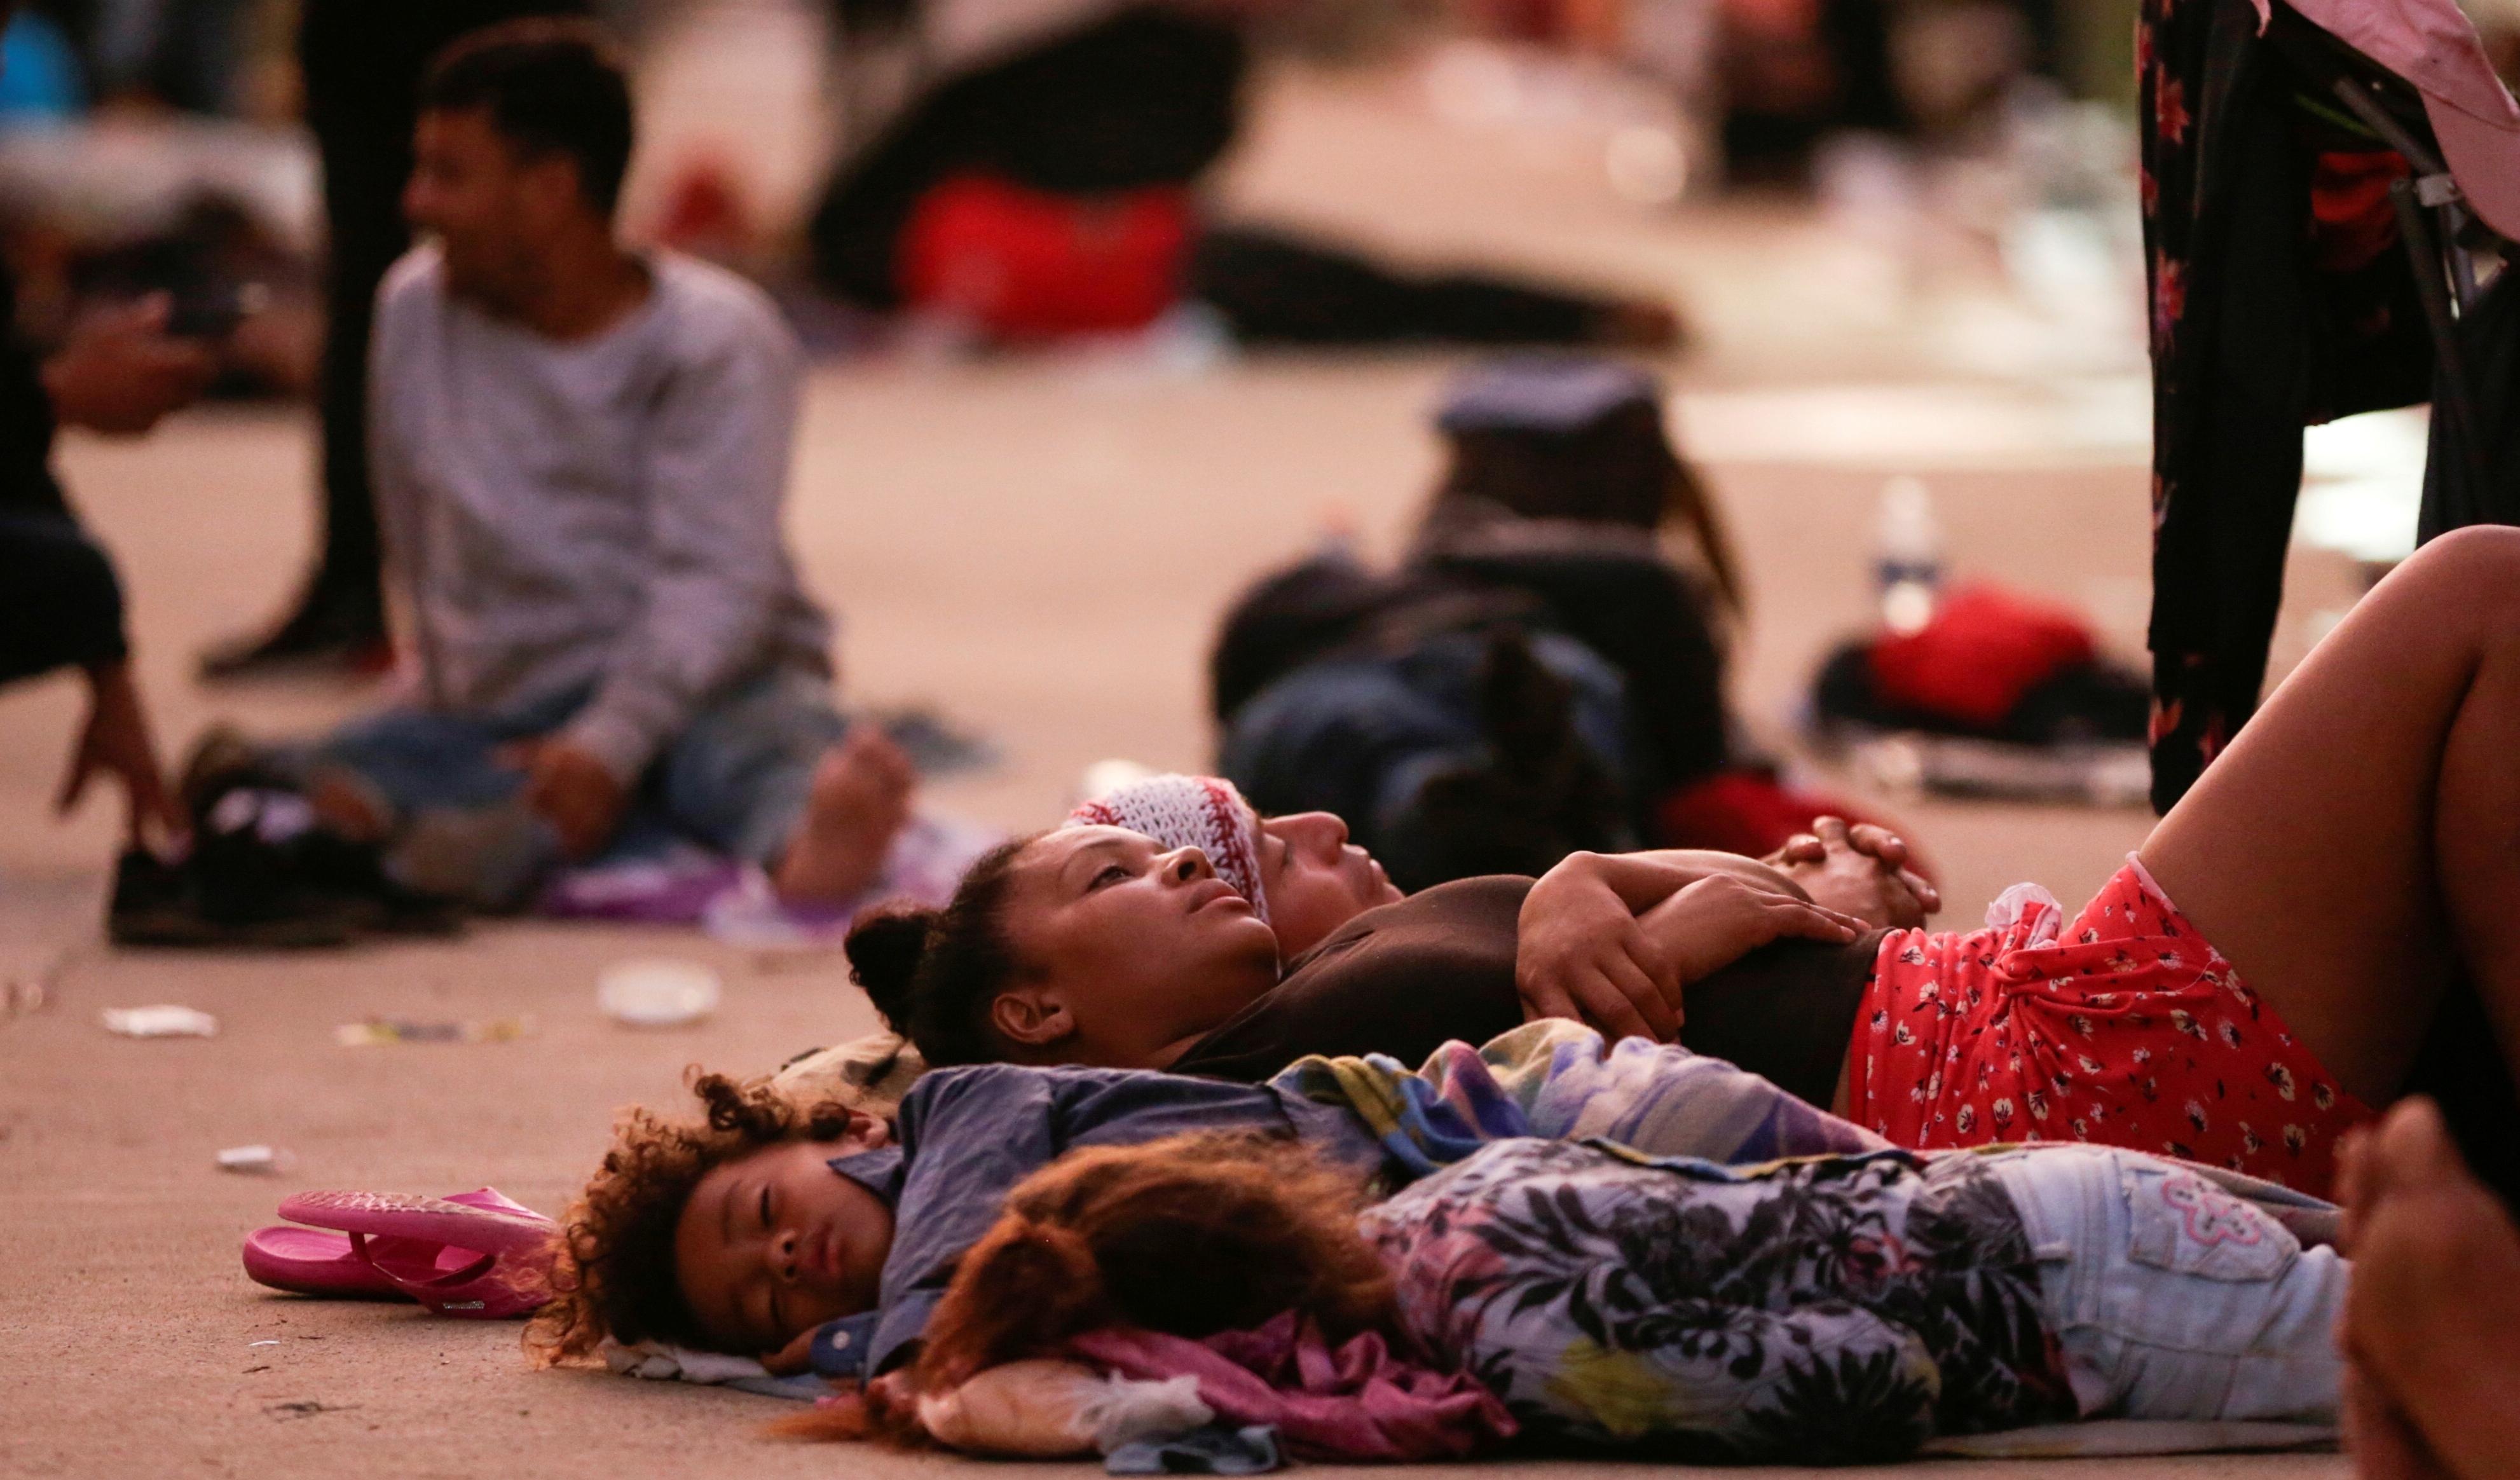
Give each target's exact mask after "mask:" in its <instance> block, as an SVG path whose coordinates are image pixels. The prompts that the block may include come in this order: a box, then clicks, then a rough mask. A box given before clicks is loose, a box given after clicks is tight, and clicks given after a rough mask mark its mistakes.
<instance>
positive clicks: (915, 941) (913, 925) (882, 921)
mask: <svg viewBox="0 0 2520 1480" xmlns="http://www.w3.org/2000/svg"><path fill="white" fill-rule="evenodd" d="M936 919H937V913H936V912H935V911H934V910H925V909H892V910H882V911H878V912H877V913H876V914H873V915H868V916H864V917H861V918H860V919H859V920H858V922H857V923H856V924H854V925H852V926H850V927H849V935H848V939H847V940H846V941H845V942H844V943H843V949H845V950H846V951H847V952H848V956H849V979H850V980H851V981H854V982H856V983H857V984H858V985H859V986H861V987H864V988H865V989H866V995H867V996H868V997H869V998H871V999H873V1001H874V1002H875V1009H876V1010H877V1011H878V1012H880V1013H882V1014H883V1020H884V1021H885V1022H887V1023H889V1024H891V1025H892V1030H893V1031H894V1032H896V1033H900V1034H903V1035H905V1036H906V1035H907V1034H908V1033H909V1032H910V1024H909V1015H910V1003H911V992H910V987H911V982H912V981H913V980H914V979H915V978H917V976H918V975H919V964H920V962H922V961H923V960H925V959H926V956H927V940H928V936H929V934H930V933H931V932H932V931H933V930H934V929H935V926H936Z"/></svg>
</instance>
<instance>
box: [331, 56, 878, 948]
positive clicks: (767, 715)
mask: <svg viewBox="0 0 2520 1480" xmlns="http://www.w3.org/2000/svg"><path fill="white" fill-rule="evenodd" d="M632 134H633V128H632V114H631V104H630V95H629V84H628V81H627V79H626V78H625V77H624V75H623V73H622V71H621V69H620V67H619V66H618V65H617V64H616V63H615V62H614V61H613V60H612V58H611V55H610V53H609V50H608V48H607V46H606V45H605V44H604V42H603V41H602V39H601V36H600V34H599V33H598V32H597V31H596V30H595V29H594V28H593V26H592V25H591V24H589V23H588V22H569V21H560V20H550V19H542V20H526V21H516V22H507V23H505V24H503V25H499V26H494V27H492V28H490V29H488V30H485V31H481V32H477V33H475V34H473V35H472V36H471V37H468V38H466V39H464V40H462V41H459V42H457V43H456V45H455V46H454V47H453V48H452V49H451V50H449V51H448V52H447V53H446V54H445V55H444V56H443V57H442V58H441V59H440V60H439V61H438V62H437V63H436V64H435V65H434V67H432V68H431V70H430V72H429V74H428V76H427V80H426V82H425V83H424V84H423V87H422V91H421V107H420V116H419V124H418V130H417V134H416V140H417V148H416V155H415V159H416V167H415V169H414V171H413V174H412V177H411V182H410V184H409V185H408V186H407V187H406V189H405V190H404V193H403V199H404V204H405V207H406V209H407V210H408V212H409V214H410V217H411V221H412V224H413V226H414V227H416V228H417V229H419V230H420V231H421V232H423V233H425V234H426V235H427V237H428V238H429V241H428V242H427V245H425V246H423V247H419V248H417V249H416V250H414V251H412V252H411V253H409V254H408V255H406V256H405V257H404V258H403V259H402V260H401V261H400V262H398V263H397V264H395V266H394V267H393V268H392V270H391V271H390V272H388V273H387V275H386V278H385V282H384V285H383V287H382V289H381V290H380V292H379V294H378V301H377V328H376V336H375V338H376V342H375V348H374V367H373V368H374V377H373V384H372V385H371V388H370V398H371V422H370V431H371V448H370V451H371V455H372V458H373V463H374V470H375V476H376V483H377V495H378V507H379V511H380V514H381V516H382V522H383V525H384V527H385V531H386V534H387V540H386V545H385V548H386V550H387V552H388V554H389V555H390V557H391V561H392V566H393V571H394V574H395V577H396V579H397V583H398V584H399V585H401V586H402V587H403V588H404V589H405V590H406V591H407V592H408V594H409V597H410V606H411V614H412V642H413V648H414V650H415V651H416V653H417V656H418V658H419V664H418V667H419V673H418V677H419V695H418V697H417V699H416V701H415V702H414V703H412V704H410V705H408V706H405V707H398V708H394V709H389V710H386V711H384V712H382V713H381V714H377V715H373V716H371V717H369V718H367V719H364V720H359V721H354V722H352V723H351V724H349V725H347V726H345V727H343V728H342V729H340V730H338V731H337V732H336V733H335V734H333V735H332V736H331V737H329V738H327V739H326V740H322V741H320V742H318V743H317V744H316V745H314V746H312V747H311V748H309V749H306V750H304V751H302V752H299V753H297V754H296V755H294V756H293V757H292V758H291V759H290V761H289V762H288V764H289V765H290V766H292V767H293V769H294V770H295V772H296V777H295V780H296V781H297V783H298V784H299V785H303V786H304V787H305V789H306V790H307V792H308V794H309V796H310V798H311V800H312V801H313V804H314V809H315V812H316V814H317V815H318V816H319V817H321V818H322V819H324V821H325V822H326V823H328V824H329V825H331V827H332V828H333V829H334V830H335V831H337V833H339V834H340V835H343V836H345V837H348V838H349V839H351V840H352V841H354V842H374V843H377V844H379V845H380V846H382V848H383V849H384V857H385V861H386V867H387V869H388V873H389V876H391V877H392V878H393V879H394V880H395V881H396V882H397V883H399V884H401V885H403V886H406V887H410V888H416V889H420V890H423V891H425V892H427V893H431V894H438V895H449V896H456V897H460V898H464V899H468V900H470V901H472V902H474V903H477V904H482V905H486V906H491V907H504V906H513V905H516V904H519V903H522V902H523V901H524V900H525V899H526V898H527V897H528V895H529V891H530V889H531V887H532V886H533V885H534V884H535V883H536V882H538V881H539V879H540V878H541V877H542V876H544V875H546V874H547V873H548V872H549V870H550V869H551V868H553V867H554V866H556V865H558V864H560V863H561V862H562V861H563V860H576V861H583V860H587V859H590V858H593V857H595V856H597V855H599V854H601V853H604V852H605V851H606V850H607V848H609V847H611V846H613V845H614V844H615V843H616V842H619V843H620V844H621V845H622V846H623V847H624V848H637V847H641V846H645V845H648V844H651V843H657V842H663V841H665V840H667V839H671V838H692V839H697V841H700V842H702V843H705V844H707V845H708V846H710V847H711V848H713V849H715V850H717V851H719V852H723V853H726V854H731V855H733V856H735V857H737V858H740V859H742V860H744V861H747V862H751V863H757V864H759V865H761V866H762V867H763V868H764V869H765V870H766V871H767V872H768V874H769V875H770V878H771V882H772V884H773V885H774V887H775V888H776V889H777V890H778V892H779V895H780V897H781V898H782V900H784V901H786V902H788V903H794V904H819V903H837V902H841V901H845V900H847V899H849V898H851V897H852V896H854V895H856V894H857V893H859V892H860V891H862V890H863V889H865V888H866V887H867V886H868V885H869V884H870V883H872V882H873V880H874V879H875V877H876V876H877V873H878V871H879V870H880V868H881V865H882V862H883V856H884V853H885V851H886V849H887V848H888V846H889V844H890V841H891V838H892V835H893V833H894V832H895V831H897V830H899V828H900V826H901V824H902V823H903V821H904V820H905V819H906V816H907V811H908V800H909V793H910V789H911V785H912V778H911V775H910V767H909V763H908V761H907V759H906V758H905V757H903V756H902V754H901V753H900V752H899V751H898V750H897V749H895V748H893V746H892V745H891V742H890V741H889V740H885V739H884V738H883V737H882V735H881V733H880V732H879V731H878V730H877V727H875V726H873V725H861V726H851V725H848V724H846V723H845V722H843V721H842V720H841V719H840V717H839V715H838V714H837V713H836V711H835V710H834V708H833V706H832V665H831V659H830V656H829V648H830V644H831V623H830V620H829V619H828V618H827V617H826V616H825V615H824V613H823V611H822V610H821V608H820V607H818V606H817V605H815V604H814V602H813V601H812V600H811V599H810V598H808V597H807V596H806V595H805V593H804V590H803V589H802V587H801V586H800V584H799V583H798V580H797V578H796V572H795V568H794V564H793V561H791V560H790V559H789V556H788V553H787V543H786V538H785V535H784V533H783V531H782V529H781V523H780V514H781V508H782V505H783V504H784V503H785V500H786V496H787V472H788V461H789V458H788V452H789V447H790V444H791V441H792V436H793V432H794V428H795V421H796V416H797V412H798V405H799V401H800V399H801V395H802V380H803V370H804V364H803V353H802V351H801V350H800V348H799V347H798V345H797V343H796V340H795V336H793V335H792V334H791V333H790V332H789V331H788V329H787V326H786V324H785V323H784V322H782V321H781V319H780V318H779V316H778V312H777V310H776V309H775V308H774V307H773V306H772V305H771V303H770V301H769V300H768V299H767V298H766V297H765V296H763V294H762V293H761V292H759V291H758V290H757V289H755V288H753V287H752V286H751V285H750V284H748V283H745V282H744V281H743V280H742V279H741V278H738V277H736V276H734V275H733V274H731V273H728V272H726V271H724V270H723V269H720V268H716V267H713V266H709V265H707V264H704V263H701V262H697V261H695V260H692V259H689V258H685V257H680V256H676V255H674V254H672V253H669V252H655V253H633V252H631V251H628V250H626V249H624V248H623V247H621V246H620V245H619V243H618V241H617V239H616V238H615V235H614V212H615V207H616V205H617V203H618V200H619V195H620V189H621V179H622V175H623V173H624V171H625V170H626V168H627V166H628V163H629V159H630V152H631V143H632ZM844 732H845V738H844Z"/></svg>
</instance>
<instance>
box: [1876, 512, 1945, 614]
mask: <svg viewBox="0 0 2520 1480" xmlns="http://www.w3.org/2000/svg"><path fill="white" fill-rule="evenodd" d="M1872 546H1873V561H1872V573H1873V578H1874V580H1875V582H1876V584H1877V585H1878V587H1879V589H1880V595H1881V625H1882V626H1884V627H1887V628H1889V629H1890V630H1891V631H1892V632H1895V633H1898V634H1899V635H1901V636H1903V637H1904V636H1906V635H1907V634H1909V633H1912V632H1915V631H1918V630H1920V629H1921V628H1923V627H1924V625H1925V624H1926V623H1927V622H1929V621H1931V620H1933V616H1934V593H1935V592H1936V591H1937V590H1938V589H1940V587H1941V586H1942V583H1943V526H1942V522H1941V521H1940V520H1938V519H1936V518H1935V517H1934V496H1933V495H1932V494H1930V493H1928V492H1926V491H1925V485H1924V483H1923V482H1922V481H1921V480H1919V479H1917V478H1913V477H1909V476H1907V475H1906V474H1904V473H1903V474H1901V475H1900V476H1898V477H1895V478H1892V479H1891V480H1890V481H1888V482H1887V483H1884V484H1882V485H1881V508H1880V512H1879V513H1878V514H1877V515H1876V516H1874V519H1873V525H1872Z"/></svg>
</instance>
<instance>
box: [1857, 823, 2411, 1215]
mask: <svg viewBox="0 0 2520 1480" xmlns="http://www.w3.org/2000/svg"><path fill="white" fill-rule="evenodd" d="M2063 916H2064V912H2063V910H2062V909H2060V908H2059V907H2058V905H2057V903H2056V901H2055V898H2054V897H2053V896H2052V895H2050V894H2048V892H2047V891H2046V890H2044V889H2041V888H2038V887H2037V886H2036V885H2030V884H2022V885H2016V886H2014V887H2013V888H2011V889H2007V890H2005V891H2004V894H2003V898H2002V899H1999V900H1998V901H1996V904H1995V907H1994V908H1993V909H1991V910H1989V911H1988V912H1987V919H1988V924H1987V927H1986V928H1985V929H1983V930H1974V931H1971V932H1969V933H1967V934H1964V935H1963V934H1957V933H1952V932H1928V931H1924V930H1897V931H1893V932H1891V934H1889V935H1888V936H1887V937H1885V938H1884V939H1883V940H1882V942H1881V954H1880V956H1879V958H1878V959H1877V961H1876V962H1875V964H1874V971H1873V979H1872V984H1871V986H1870V987H1869V988H1868V989H1867V990H1866V993H1865V998H1864V1006H1863V1008H1862V1009H1860V1010H1859V1011H1858V1013H1857V1016H1856V1032H1855V1043H1854V1050H1853V1059H1852V1063H1851V1066H1850V1067H1851V1071H1852V1072H1851V1075H1850V1079H1849V1090H1850V1094H1849V1103H1848V1112H1847V1113H1848V1117H1849V1118H1850V1119H1853V1120H1855V1121H1857V1122H1859V1123H1861V1124H1863V1125H1865V1126H1868V1127H1869V1128H1870V1129H1872V1130H1873V1131H1876V1132H1878V1133H1879V1134H1881V1135H1883V1136H1886V1137H1888V1138H1889V1139H1890V1140H1891V1141H1893V1142H1895V1143H1896V1144H1900V1145H1903V1146H1913V1147H1916V1148H1918V1149H1932V1148H1935V1147H1940V1146H1966V1145H1984V1144H1989V1143H1992V1142H2010V1141H2089V1142H2095V1143H2099V1144H2105V1145H2117V1146H2127V1147H2131V1148H2133V1149H2136V1150H2139V1151H2158V1152H2167V1153H2168V1154H2170V1155H2173V1156H2183V1157H2185V1158H2187V1159H2189V1160H2191V1161H2202V1162H2207V1163H2210V1164H2212V1165H2216V1166H2225V1167H2229V1168H2230V1169H2232V1170H2233V1171H2238V1172H2245V1173H2247V1174H2249V1175H2251V1176H2253V1177H2263V1178H2266V1179H2267V1180H2269V1181H2272V1182H2279V1183H2282V1184H2284V1185H2286V1186H2288V1187H2293V1188H2300V1189H2301V1190H2303V1191H2306V1192H2311V1193H2314V1194H2316V1195H2318V1196H2326V1195H2328V1194H2329V1191H2330V1188H2331V1186H2332V1185H2333V1183H2334V1181H2335V1176H2336V1142H2337V1138H2338V1137H2339V1136H2340V1135H2342V1134H2343V1133H2344V1131H2345V1130H2346V1129H2347V1128H2348V1127H2351V1126H2355V1125H2359V1124H2362V1123H2363V1122H2364V1121H2367V1120H2369V1119H2371V1118H2372V1113H2371V1110H2370V1108H2369V1107H2368V1106H2366V1105H2364V1104H2363V1102H2362V1101H2360V1100H2358V1099H2355V1098H2354V1097H2352V1096H2350V1095H2348V1094H2346V1093H2345V1092H2344V1091H2343V1090H2342V1089H2340V1088H2338V1087H2337V1084H2336V1078H2335V1076H2334V1075H2332V1074H2330V1073H2328V1072H2327V1070H2326V1069H2325V1068H2323V1067H2321V1066H2320V1064H2319V1062H2318V1059H2316V1058H2314V1057H2313V1056H2312V1055H2311V1053H2310V1051H2309V1050H2308V1049H2306V1048H2304V1047H2303V1046H2302V1045H2301V1044H2300V1043H2299V1042H2297V1041H2296V1040H2295V1039H2294V1038H2293V1035H2292V1032H2291V1030H2290V1029H2288V1028H2286V1027H2285V1026H2284V1023H2283V1020H2282V1019H2281V1018H2280V1017H2278V1016H2276V1015H2275V1010H2274V1009H2273V1007H2272V1006H2270V1005H2268V1004H2267V1003H2265V1002H2264V1001H2261V1000H2260V999H2259V997H2258V995H2257V994H2256V993H2255V992H2252V991H2250V990H2249V988H2248V986H2247V985H2246V984H2245V983H2243V982H2242V981H2241V980H2240V976H2239V973H2238V972H2237V971H2235V970H2233V969H2232V967H2231V964H2230V963H2229V962H2228V961H2225V960H2224V959H2223V956H2222V953H2221V952H2218V951H2216V950H2215V949H2214V948H2213V946H2212V945H2211V944H2209V943H2208V942H2207V941H2206V940H2205V938H2204V937H2203V936H2202V935H2200V934H2198V933H2197V930H2196V927H2195V926H2194V925H2191V924H2189V923H2188V922H2187V919H2186V918H2185V917H2183V916H2182V915H2181V914H2180V913H2179V910H2178V907H2177V906H2175V905H2173V904H2172V903H2171V902H2170V900H2169V899H2168V898H2167V897H2166V896H2165V895H2163V894H2162V892H2161V890H2160V888H2159V886H2158V885H2156V884H2154V883H2153V881H2152V878H2151V876H2150V875H2147V874H2146V873H2145V872H2144V869H2143V866H2142V865H2141V864H2139V863H2138V862H2137V861H2136V860H2134V859H2133V858H2129V859H2128V860H2127V866H2126V867H2125V868H2123V869H2120V870H2119V871H2118V872H2117V874H2116V875H2114V876H2113V877H2111V878H2110V879H2109V881H2108V883H2107V884H2106V885H2105V886H2103V887H2102V888H2101V890H2100V892H2099V894H2098V895H2097V896H2096V897H2095V898H2093V901H2092V902H2091V903H2090V904H2089V905H2086V906H2084V907H2083V913H2082V914H2081V915H2080V916H2078V917H2076V919H2074V920H2073V921H2072V922H2071V923H2070V924H2068V923H2065V922H2064V920H2063Z"/></svg>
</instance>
